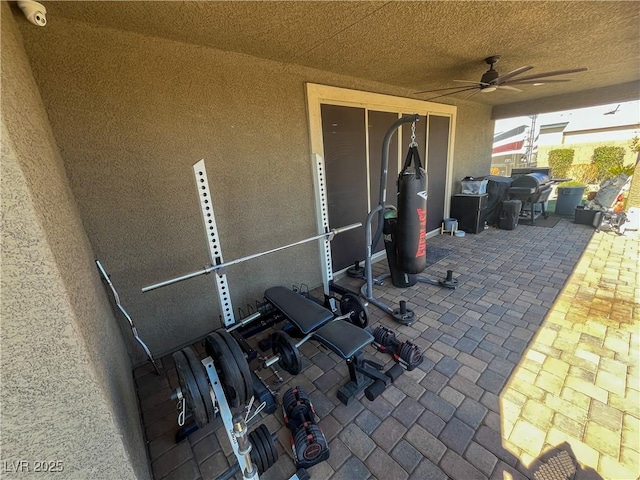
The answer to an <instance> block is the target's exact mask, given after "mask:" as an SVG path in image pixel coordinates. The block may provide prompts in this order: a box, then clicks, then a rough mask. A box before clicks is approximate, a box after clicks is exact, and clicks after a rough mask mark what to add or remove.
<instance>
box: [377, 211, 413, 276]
mask: <svg viewBox="0 0 640 480" xmlns="http://www.w3.org/2000/svg"><path fill="white" fill-rule="evenodd" d="M382 233H383V234H384V249H385V251H386V252H387V263H388V264H389V272H391V281H392V282H393V285H394V286H395V287H398V288H407V287H412V286H413V285H415V284H416V283H418V276H417V275H413V274H409V273H406V272H403V271H402V270H400V268H399V267H398V259H397V253H396V251H397V249H396V241H395V237H396V236H397V235H398V212H397V211H395V210H390V211H388V212H385V214H384V229H383V230H382Z"/></svg>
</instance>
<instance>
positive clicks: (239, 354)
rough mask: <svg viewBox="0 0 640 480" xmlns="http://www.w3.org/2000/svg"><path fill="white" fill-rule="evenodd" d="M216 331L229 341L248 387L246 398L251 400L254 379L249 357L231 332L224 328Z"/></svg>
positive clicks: (228, 343) (228, 344) (228, 345)
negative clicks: (248, 360)
mask: <svg viewBox="0 0 640 480" xmlns="http://www.w3.org/2000/svg"><path fill="white" fill-rule="evenodd" d="M216 332H217V333H218V335H220V338H222V339H223V340H224V341H225V342H226V343H227V347H229V350H231V354H232V355H233V358H234V360H235V361H236V363H237V364H238V370H240V374H241V375H242V378H243V380H244V385H245V387H246V388H245V389H246V399H247V400H249V399H250V398H251V397H253V379H252V378H251V369H250V368H249V363H248V362H247V357H245V356H244V352H243V351H242V348H240V345H238V342H237V341H236V339H235V338H233V337H232V336H231V334H230V333H229V332H227V331H226V330H224V329H221V330H216Z"/></svg>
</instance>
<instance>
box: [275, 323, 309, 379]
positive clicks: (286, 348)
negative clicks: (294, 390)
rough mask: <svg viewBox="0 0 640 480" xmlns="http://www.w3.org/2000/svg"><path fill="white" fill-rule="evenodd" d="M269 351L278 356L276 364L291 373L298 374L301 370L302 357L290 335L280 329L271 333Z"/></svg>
mask: <svg viewBox="0 0 640 480" xmlns="http://www.w3.org/2000/svg"><path fill="white" fill-rule="evenodd" d="M271 351H272V352H273V354H274V355H277V356H278V357H280V360H278V365H280V367H281V368H282V369H283V370H284V371H285V372H289V373H290V374H291V375H298V374H299V373H300V372H301V371H302V358H301V357H300V351H299V350H298V347H296V344H295V343H293V340H292V339H291V337H290V336H289V335H288V334H287V333H286V332H283V331H282V330H277V331H276V332H274V333H273V334H272V335H271Z"/></svg>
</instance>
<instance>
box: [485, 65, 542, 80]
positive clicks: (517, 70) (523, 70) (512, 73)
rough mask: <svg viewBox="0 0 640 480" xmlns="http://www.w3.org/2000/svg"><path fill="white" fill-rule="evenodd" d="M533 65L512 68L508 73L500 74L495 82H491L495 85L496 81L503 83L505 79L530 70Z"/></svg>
mask: <svg viewBox="0 0 640 480" xmlns="http://www.w3.org/2000/svg"><path fill="white" fill-rule="evenodd" d="M532 68H533V67H532V66H530V65H525V66H524V67H520V68H516V69H515V70H511V71H510V72H508V73H505V74H504V75H500V76H499V77H498V78H496V79H495V80H494V81H493V82H491V83H492V84H493V85H495V84H496V83H498V84H499V83H502V82H504V81H505V80H508V79H509V78H511V77H515V76H516V75H520V74H521V73H524V72H528V71H529V70H531V69H532Z"/></svg>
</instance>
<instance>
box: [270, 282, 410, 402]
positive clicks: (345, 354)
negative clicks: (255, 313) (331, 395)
mask: <svg viewBox="0 0 640 480" xmlns="http://www.w3.org/2000/svg"><path fill="white" fill-rule="evenodd" d="M264 298H265V300H267V301H268V302H269V303H271V304H272V305H273V306H274V307H275V308H276V309H278V310H279V311H280V312H282V314H283V315H284V316H285V317H286V318H287V319H288V320H289V322H291V324H293V325H294V326H295V327H297V328H298V329H299V330H300V331H301V332H302V333H303V334H304V335H306V336H307V337H308V339H314V340H317V341H318V342H320V343H321V344H322V345H325V346H326V347H327V348H329V349H330V350H331V351H332V352H334V353H335V354H336V355H338V356H339V357H340V358H342V359H344V360H346V362H347V366H348V367H349V376H350V381H349V382H347V383H346V384H345V385H343V386H342V387H340V389H339V390H338V399H339V400H340V401H341V402H342V403H344V404H345V405H348V404H349V403H350V402H351V400H352V399H353V398H355V396H356V395H357V394H359V393H360V392H362V391H363V390H364V389H366V388H367V387H369V386H370V385H371V384H372V383H374V382H376V384H377V387H376V389H374V392H371V394H370V392H366V393H367V398H368V399H369V400H373V399H375V397H376V396H377V395H378V394H380V393H381V391H382V390H384V388H382V390H380V381H382V382H383V383H384V386H385V387H386V386H387V385H388V384H389V383H390V381H393V380H395V378H397V376H396V377H395V378H391V376H390V375H389V372H385V373H381V372H380V370H382V368H383V366H382V365H380V364H378V363H376V362H372V361H370V360H365V359H364V354H363V352H362V350H363V349H364V347H365V346H366V345H368V344H370V343H372V342H373V340H374V338H373V335H372V334H371V332H370V331H369V330H368V329H362V328H360V327H358V326H356V325H353V324H352V323H350V322H348V321H346V320H342V319H334V315H333V313H332V312H331V311H330V310H328V309H326V308H324V307H323V306H321V305H319V304H318V303H316V302H314V301H313V300H310V299H308V298H306V297H304V296H302V295H300V294H298V293H296V292H294V291H293V290H290V289H288V288H286V287H271V288H269V289H267V290H266V291H265V292H264ZM307 337H305V340H303V341H302V342H300V343H299V344H298V345H300V344H302V343H304V341H306V338H307ZM298 345H296V348H297V346H298ZM392 369H393V367H392ZM397 372H398V370H397V369H396V370H395V373H397ZM400 373H402V368H400ZM398 375H399V373H398ZM390 378H391V380H390ZM378 390H380V391H378Z"/></svg>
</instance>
